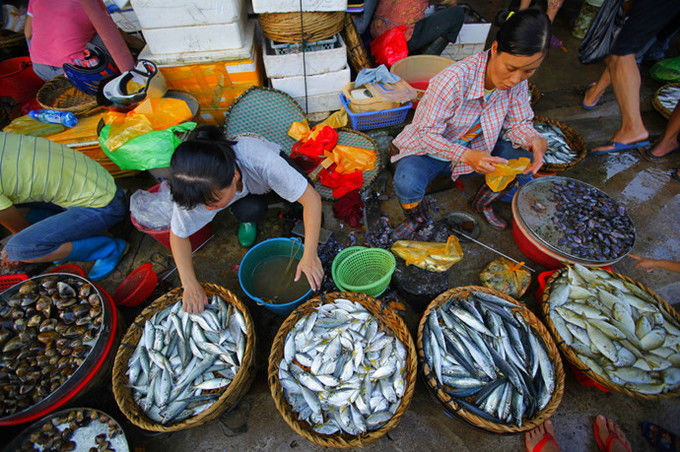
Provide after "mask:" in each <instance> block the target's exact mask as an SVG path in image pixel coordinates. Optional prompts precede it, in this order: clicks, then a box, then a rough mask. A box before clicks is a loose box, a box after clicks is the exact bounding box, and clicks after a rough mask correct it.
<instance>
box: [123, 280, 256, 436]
mask: <svg viewBox="0 0 680 452" xmlns="http://www.w3.org/2000/svg"><path fill="white" fill-rule="evenodd" d="M201 285H202V286H203V289H205V292H206V294H208V296H211V295H219V296H220V297H222V299H223V300H224V301H225V302H226V303H228V304H232V305H233V306H234V308H236V309H238V310H239V311H240V312H241V314H242V315H243V318H244V319H245V321H246V326H247V328H248V337H247V339H246V351H245V353H244V355H243V361H242V362H241V368H240V369H239V371H238V373H237V374H236V376H235V377H234V379H233V381H232V382H231V384H230V385H229V386H227V388H226V389H225V390H224V392H223V393H222V395H221V396H220V397H219V399H217V400H216V401H215V403H213V405H212V406H211V407H210V408H208V409H207V410H205V411H203V412H201V413H200V414H198V415H197V416H194V417H191V418H188V419H184V420H183V421H180V422H176V423H173V424H167V425H163V424H160V423H158V422H155V421H153V420H152V419H150V418H149V417H148V416H147V415H146V414H144V412H143V411H142V409H141V408H140V407H139V405H137V404H136V403H135V401H134V400H133V398H132V389H131V388H130V382H129V380H128V377H127V375H126V374H125V373H126V372H127V370H128V361H129V360H130V357H131V356H132V353H133V352H134V350H135V348H136V347H137V344H138V343H139V339H140V338H141V337H142V333H143V332H144V323H145V322H146V321H147V320H148V319H149V318H150V317H151V316H152V315H153V314H154V313H156V312H158V311H160V310H162V309H163V308H165V307H166V306H169V305H171V304H173V303H175V302H176V301H177V300H178V297H179V295H180V294H181V291H182V288H181V287H178V288H176V289H173V290H171V291H170V292H168V293H167V294H165V295H163V296H162V297H160V298H157V299H156V300H155V301H153V302H152V303H151V304H150V305H149V306H147V307H146V308H145V309H144V310H143V311H142V313H141V314H140V315H139V316H138V317H137V318H136V319H135V321H134V322H133V323H132V325H130V328H129V329H128V330H127V333H125V337H123V342H122V343H121V345H120V348H118V353H116V360H115V362H114V364H113V395H114V397H115V398H116V403H118V407H119V408H120V410H121V411H122V412H123V414H124V415H125V416H126V417H127V418H128V419H129V420H130V422H132V423H133V424H135V425H136V426H137V427H140V428H143V429H144V430H151V431H156V432H174V431H177V430H184V429H187V428H192V427H197V426H199V425H203V424H205V423H207V422H210V421H212V420H214V419H216V418H217V417H218V416H220V415H221V414H222V413H223V412H225V411H226V410H229V409H231V408H232V407H233V406H234V405H236V404H237V403H238V401H239V400H240V399H241V397H243V395H245V393H246V392H247V391H248V388H249V387H250V384H251V383H252V380H253V377H254V375H255V362H254V358H255V328H254V325H253V321H252V319H251V317H250V313H249V312H248V309H247V308H246V307H245V305H244V304H243V303H241V301H239V299H238V298H236V296H235V295H234V294H233V293H231V292H230V291H228V290H227V289H225V288H223V287H221V286H218V285H217V284H211V283H201Z"/></svg>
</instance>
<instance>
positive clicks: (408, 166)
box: [393, 140, 534, 204]
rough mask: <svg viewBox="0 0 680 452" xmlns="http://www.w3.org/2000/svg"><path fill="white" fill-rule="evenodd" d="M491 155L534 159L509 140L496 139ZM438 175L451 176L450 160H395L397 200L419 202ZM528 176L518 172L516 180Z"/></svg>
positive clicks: (420, 156)
mask: <svg viewBox="0 0 680 452" xmlns="http://www.w3.org/2000/svg"><path fill="white" fill-rule="evenodd" d="M491 155H493V156H494V157H501V158H504V159H508V160H510V159H516V158H520V157H528V158H529V159H530V160H531V161H532V162H533V161H534V156H533V154H532V153H531V152H529V151H527V150H525V149H522V148H519V149H515V148H513V147H512V144H511V143H510V142H509V141H505V140H498V142H497V143H496V146H494V148H493V151H492V152H491ZM439 175H448V176H451V162H450V161H444V160H439V159H436V158H433V157H430V156H429V155H410V156H408V157H404V158H402V159H401V160H399V161H397V169H396V170H395V172H394V181H393V183H394V192H395V193H396V194H397V198H398V199H399V202H400V203H402V204H411V203H414V202H420V201H421V200H422V199H423V197H424V196H425V190H426V189H427V186H428V185H430V182H432V180H433V179H434V178H435V177H437V176H439ZM529 177H531V176H529V175H527V174H520V175H519V176H517V180H518V181H519V182H520V184H521V183H522V179H523V178H529Z"/></svg>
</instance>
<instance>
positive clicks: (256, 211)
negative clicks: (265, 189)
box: [230, 195, 267, 248]
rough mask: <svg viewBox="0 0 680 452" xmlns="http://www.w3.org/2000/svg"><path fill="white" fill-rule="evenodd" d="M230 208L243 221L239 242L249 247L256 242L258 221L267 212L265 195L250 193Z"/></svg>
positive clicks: (239, 227)
mask: <svg viewBox="0 0 680 452" xmlns="http://www.w3.org/2000/svg"><path fill="white" fill-rule="evenodd" d="M230 209H231V213H233V214H234V216H235V217H236V218H237V219H238V220H239V221H240V222H241V223H240V224H239V225H238V232H237V237H238V243H239V244H240V245H241V246H243V247H245V248H248V247H250V246H251V245H252V244H253V243H255V238H256V237H257V224H256V223H257V222H258V221H260V220H261V219H262V218H263V217H264V215H265V214H266V213H267V200H266V199H265V195H248V196H246V197H245V198H242V199H239V200H238V201H236V202H235V203H234V204H232V205H231V207H230Z"/></svg>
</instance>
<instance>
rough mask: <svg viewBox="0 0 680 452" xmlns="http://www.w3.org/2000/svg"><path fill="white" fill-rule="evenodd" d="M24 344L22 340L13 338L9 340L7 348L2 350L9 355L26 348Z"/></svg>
mask: <svg viewBox="0 0 680 452" xmlns="http://www.w3.org/2000/svg"><path fill="white" fill-rule="evenodd" d="M24 345H25V344H24V343H23V342H21V339H19V338H18V337H13V338H12V339H10V340H8V341H7V343H6V344H5V346H4V347H3V348H2V352H3V353H8V352H13V351H16V350H19V349H21V348H22V347H24Z"/></svg>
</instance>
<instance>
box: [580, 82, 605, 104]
mask: <svg viewBox="0 0 680 452" xmlns="http://www.w3.org/2000/svg"><path fill="white" fill-rule="evenodd" d="M595 85H597V83H595V82H593V83H591V84H590V85H588V86H587V87H586V89H584V90H583V93H582V94H583V97H584V98H585V96H586V93H588V91H589V90H590V88H592V87H593V86H595ZM602 98H604V93H603V94H602V95H601V96H600V97H598V98H597V100H596V101H595V103H594V104H593V105H586V104H585V102H583V100H582V101H581V108H583V109H584V110H588V111H590V110H592V109H594V108H595V107H597V106H598V105H600V104H601V103H602Z"/></svg>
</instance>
